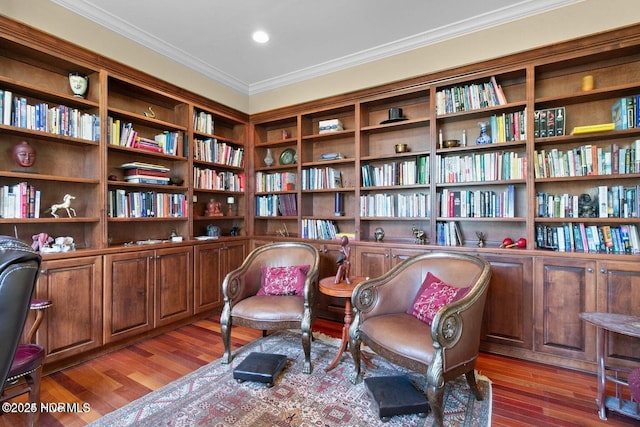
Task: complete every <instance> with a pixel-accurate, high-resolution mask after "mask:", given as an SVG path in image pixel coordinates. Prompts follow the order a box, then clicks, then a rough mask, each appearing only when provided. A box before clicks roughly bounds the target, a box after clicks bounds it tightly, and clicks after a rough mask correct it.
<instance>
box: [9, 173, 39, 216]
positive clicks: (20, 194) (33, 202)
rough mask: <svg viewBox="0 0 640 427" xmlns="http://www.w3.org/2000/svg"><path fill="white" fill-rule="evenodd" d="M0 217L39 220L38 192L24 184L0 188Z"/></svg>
mask: <svg viewBox="0 0 640 427" xmlns="http://www.w3.org/2000/svg"><path fill="white" fill-rule="evenodd" d="M0 217H2V218H40V190H36V188H35V187H34V186H33V185H30V184H27V183H26V182H20V183H18V184H15V185H3V186H0Z"/></svg>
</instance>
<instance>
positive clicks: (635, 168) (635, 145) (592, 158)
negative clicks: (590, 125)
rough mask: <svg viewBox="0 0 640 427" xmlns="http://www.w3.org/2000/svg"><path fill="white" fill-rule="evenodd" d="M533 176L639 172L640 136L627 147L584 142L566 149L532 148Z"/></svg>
mask: <svg viewBox="0 0 640 427" xmlns="http://www.w3.org/2000/svg"><path fill="white" fill-rule="evenodd" d="M534 172H535V176H536V178H560V177H568V176H588V175H616V174H629V173H640V139H638V140H635V141H634V142H632V143H631V145H630V146H628V147H621V146H620V145H618V144H617V143H613V144H611V145H610V146H609V147H598V146H596V145H591V144H587V145H583V146H580V147H576V148H573V149H570V150H567V151H562V150H558V149H557V148H552V149H550V150H545V149H541V150H535V151H534Z"/></svg>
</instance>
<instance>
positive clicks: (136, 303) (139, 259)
mask: <svg viewBox="0 0 640 427" xmlns="http://www.w3.org/2000/svg"><path fill="white" fill-rule="evenodd" d="M154 257H155V255H154V251H152V250H148V251H140V252H127V253H122V254H114V255H106V256H105V257H104V259H105V260H104V270H105V274H104V279H105V280H104V341H105V343H109V342H112V341H116V340H118V339H123V338H127V337H130V336H134V335H136V334H141V333H143V332H146V331H149V330H151V329H152V328H153V320H154V317H153V279H154V277H153V263H154Z"/></svg>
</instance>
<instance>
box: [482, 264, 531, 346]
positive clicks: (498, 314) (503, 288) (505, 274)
mask: <svg viewBox="0 0 640 427" xmlns="http://www.w3.org/2000/svg"><path fill="white" fill-rule="evenodd" d="M482 257H483V258H485V259H486V260H487V261H489V263H491V282H490V283H489V292H488V294H487V302H486V304H485V311H484V317H483V321H482V323H483V327H482V345H481V347H482V349H483V350H488V351H490V350H497V349H498V346H500V349H501V350H503V351H504V347H503V346H506V348H512V347H518V348H523V349H528V350H531V349H532V348H533V277H532V275H533V274H532V269H533V260H532V258H531V257H528V256H506V255H505V256H501V255H483V256H482Z"/></svg>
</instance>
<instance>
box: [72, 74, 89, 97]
mask: <svg viewBox="0 0 640 427" xmlns="http://www.w3.org/2000/svg"><path fill="white" fill-rule="evenodd" d="M69 86H71V91H72V92H73V95H74V96H77V97H78V98H84V95H85V94H86V93H87V88H88V87H89V77H87V76H84V75H82V74H80V73H69Z"/></svg>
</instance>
